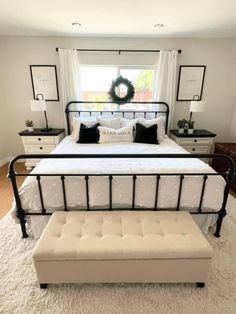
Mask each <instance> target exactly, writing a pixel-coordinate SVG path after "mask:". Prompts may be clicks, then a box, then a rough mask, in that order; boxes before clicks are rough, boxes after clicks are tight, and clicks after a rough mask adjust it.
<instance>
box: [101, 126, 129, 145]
mask: <svg viewBox="0 0 236 314" xmlns="http://www.w3.org/2000/svg"><path fill="white" fill-rule="evenodd" d="M98 130H99V135H100V138H99V143H118V142H129V143H132V142H133V126H132V125H131V126H127V127H124V128H120V129H118V130H114V129H111V128H106V127H103V126H99V127H98Z"/></svg>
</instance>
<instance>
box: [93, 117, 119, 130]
mask: <svg viewBox="0 0 236 314" xmlns="http://www.w3.org/2000/svg"><path fill="white" fill-rule="evenodd" d="M97 122H98V123H100V125H101V126H104V127H106V128H111V129H119V128H120V118H119V117H112V116H110V117H105V116H99V117H97Z"/></svg>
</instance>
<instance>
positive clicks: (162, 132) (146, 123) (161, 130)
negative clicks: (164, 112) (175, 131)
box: [138, 117, 166, 142]
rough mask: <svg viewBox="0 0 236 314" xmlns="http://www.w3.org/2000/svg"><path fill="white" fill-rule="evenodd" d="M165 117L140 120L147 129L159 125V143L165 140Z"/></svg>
mask: <svg viewBox="0 0 236 314" xmlns="http://www.w3.org/2000/svg"><path fill="white" fill-rule="evenodd" d="M165 121H166V118H165V117H158V118H155V119H144V118H140V119H139V121H138V122H139V123H141V124H143V125H144V126H146V127H149V126H152V125H154V124H156V125H157V141H159V142H160V141H162V140H163V139H164V138H165Z"/></svg>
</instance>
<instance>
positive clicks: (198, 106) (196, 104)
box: [189, 100, 206, 112]
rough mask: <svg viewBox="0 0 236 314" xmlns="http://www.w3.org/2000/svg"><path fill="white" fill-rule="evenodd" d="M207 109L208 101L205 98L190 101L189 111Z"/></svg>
mask: <svg viewBox="0 0 236 314" xmlns="http://www.w3.org/2000/svg"><path fill="white" fill-rule="evenodd" d="M205 109H206V102H205V101H203V100H192V101H190V108H189V111H191V112H203V111H205Z"/></svg>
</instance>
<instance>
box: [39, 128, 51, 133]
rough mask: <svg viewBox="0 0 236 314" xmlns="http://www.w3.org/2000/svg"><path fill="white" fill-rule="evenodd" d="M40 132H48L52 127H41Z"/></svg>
mask: <svg viewBox="0 0 236 314" xmlns="http://www.w3.org/2000/svg"><path fill="white" fill-rule="evenodd" d="M41 131H42V132H50V131H52V128H44V129H41Z"/></svg>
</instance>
